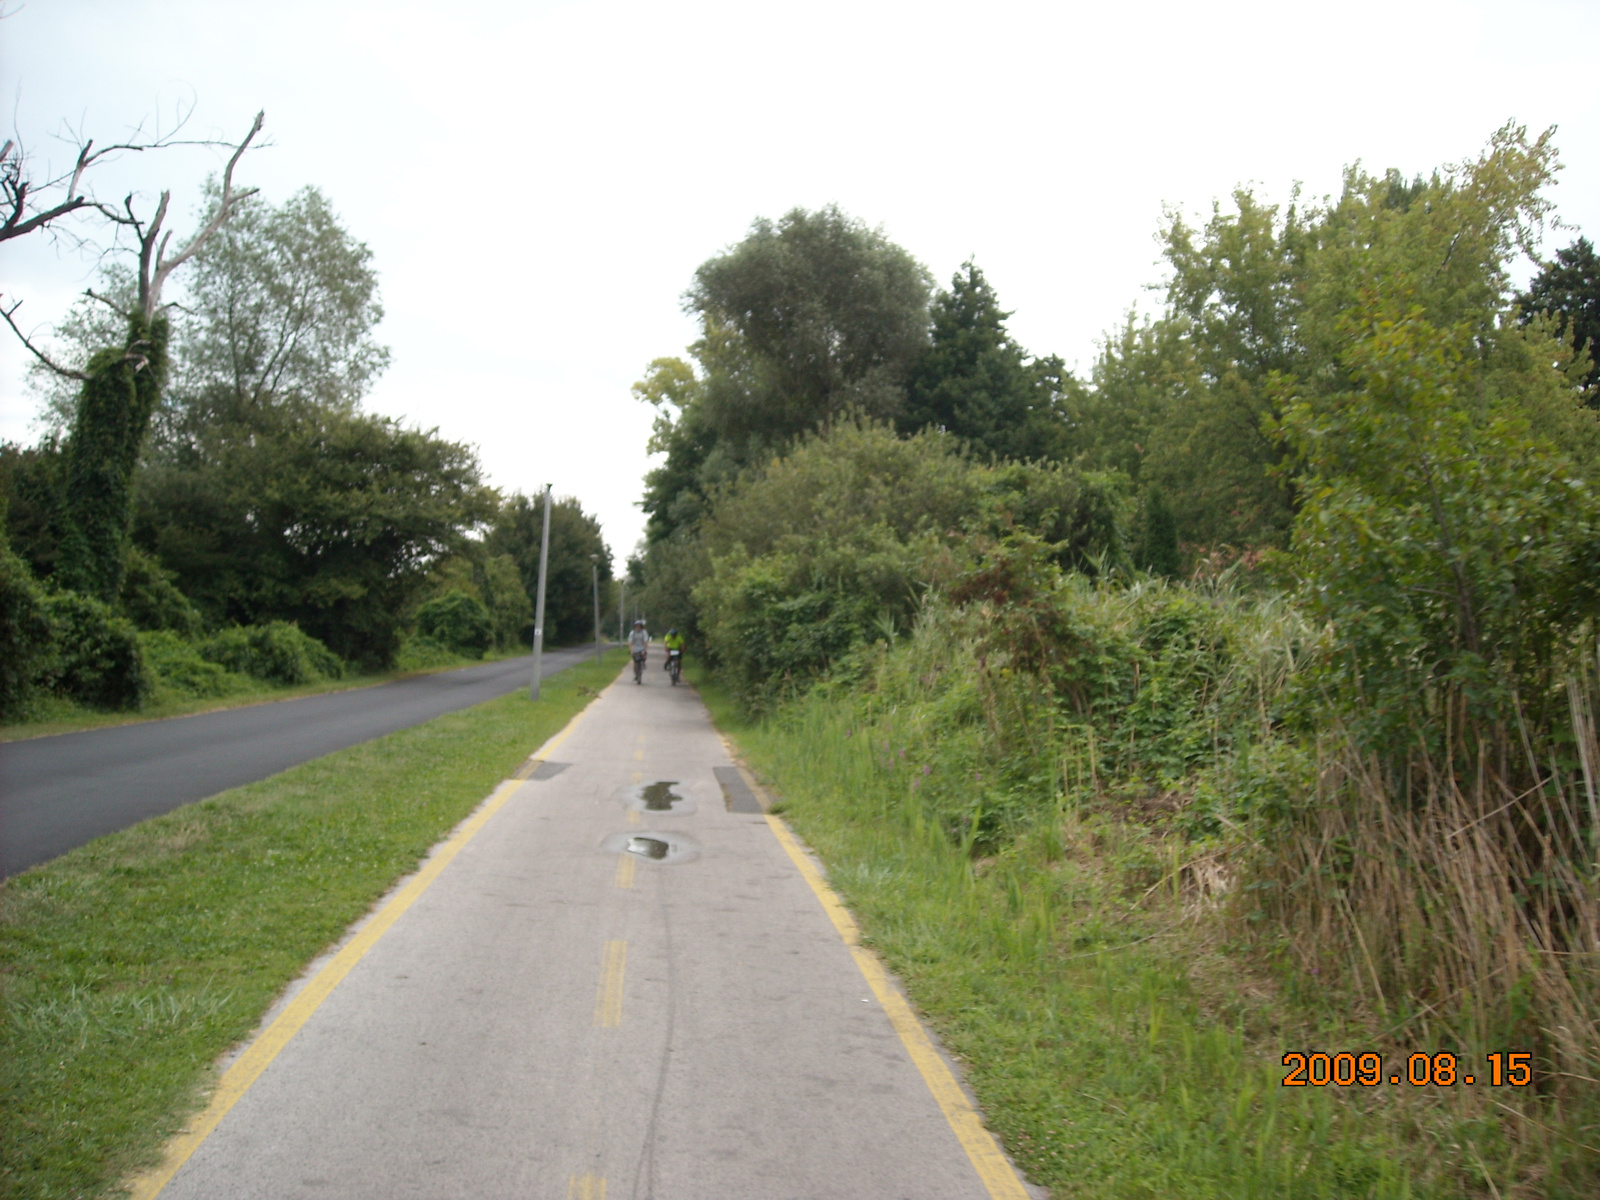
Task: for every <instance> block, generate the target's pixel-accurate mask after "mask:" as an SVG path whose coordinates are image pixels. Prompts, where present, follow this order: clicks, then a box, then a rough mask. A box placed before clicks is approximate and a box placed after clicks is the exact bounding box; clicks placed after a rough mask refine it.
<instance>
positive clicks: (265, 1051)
mask: <svg viewBox="0 0 1600 1200" xmlns="http://www.w3.org/2000/svg"><path fill="white" fill-rule="evenodd" d="M588 711H589V710H588V707H587V706H586V707H585V708H584V709H583V711H582V712H580V713H578V714H577V715H576V716H575V717H573V718H572V720H570V721H568V722H567V727H566V728H565V729H563V730H562V731H561V732H560V733H558V734H556V735H555V737H553V738H551V739H550V740H549V741H548V742H546V743H545V744H544V745H543V746H541V747H540V748H539V751H538V753H537V754H535V755H534V756H533V759H532V760H530V761H532V762H534V763H539V762H543V761H544V760H545V759H546V758H547V757H548V756H549V755H550V754H551V753H553V752H554V751H555V748H556V747H557V746H559V745H560V744H561V743H562V742H564V741H566V740H567V736H568V735H569V734H570V733H571V732H572V731H573V730H574V729H576V728H577V727H578V722H579V721H581V720H582V719H583V716H584V713H586V712H588ZM522 783H523V781H522V780H520V779H508V780H506V781H505V782H504V783H502V784H501V785H500V786H499V787H498V788H496V789H495V791H494V794H493V795H492V796H490V797H489V799H487V800H486V801H484V802H483V804H481V805H479V806H478V810H477V811H476V812H474V813H473V814H472V815H471V816H470V817H468V818H467V819H466V820H465V821H464V822H462V824H460V825H459V826H457V827H456V831H455V833H453V834H452V835H451V836H450V838H449V839H448V840H447V841H446V842H445V843H444V844H443V845H441V846H440V847H439V849H438V850H437V851H436V852H435V853H434V855H433V857H432V858H430V859H429V860H428V861H427V862H426V863H424V864H423V865H422V866H421V868H419V869H418V871H417V873H416V874H415V875H413V876H412V877H411V882H410V883H408V884H406V885H405V887H403V888H401V889H400V890H399V891H398V892H397V893H395V895H394V897H393V898H392V899H391V900H390V901H389V903H387V904H385V905H384V906H383V907H382V908H380V909H379V910H378V911H377V912H376V913H375V914H373V916H372V919H371V920H369V921H368V922H367V923H366V924H365V925H363V926H362V927H361V929H360V931H359V932H358V933H357V934H356V935H355V936H354V937H353V938H351V939H350V940H349V941H348V942H346V943H345V946H344V949H342V950H340V951H339V953H337V954H335V955H334V956H333V958H332V959H330V960H329V961H328V962H327V963H326V964H325V965H324V966H323V968H322V970H320V971H318V972H317V973H316V974H315V975H314V976H312V978H311V979H310V981H308V982H307V983H306V985H305V986H304V987H303V988H301V989H300V991H299V994H297V995H296V996H295V998H294V999H293V1000H291V1001H289V1003H288V1005H287V1006H286V1007H285V1008H284V1010H283V1011H282V1012H281V1013H279V1014H278V1017H277V1019H276V1020H274V1021H273V1022H272V1024H270V1025H268V1026H267V1027H266V1029H264V1030H262V1032H261V1034H260V1036H259V1037H257V1038H256V1040H255V1041H253V1042H251V1043H250V1044H249V1045H248V1046H246V1047H245V1048H244V1052H243V1053H242V1054H240V1055H239V1057H238V1058H237V1059H235V1060H234V1063H233V1065H232V1066H231V1067H229V1068H228V1069H227V1070H226V1071H225V1072H223V1075H222V1078H221V1079H220V1080H218V1081H217V1090H216V1091H215V1092H213V1093H212V1096H211V1103H209V1104H208V1105H206V1107H205V1110H204V1111H203V1112H201V1113H200V1114H199V1115H198V1116H196V1117H195V1118H194V1119H193V1120H192V1121H190V1122H189V1127H188V1128H187V1129H185V1130H184V1131H183V1132H182V1133H180V1134H178V1135H177V1136H176V1137H174V1138H173V1139H172V1140H171V1141H169V1142H168V1143H167V1148H166V1154H165V1155H164V1157H163V1158H162V1162H161V1165H160V1166H158V1167H156V1168H154V1169H153V1170H151V1171H147V1172H146V1173H145V1174H143V1175H141V1176H139V1177H138V1178H137V1179H135V1180H134V1181H133V1182H132V1183H131V1184H130V1185H129V1188H128V1196H129V1200H154V1198H155V1197H156V1196H157V1195H159V1194H160V1192H161V1189H162V1188H164V1187H166V1186H167V1184H168V1183H170V1182H171V1180H172V1177H173V1176H174V1175H176V1174H177V1173H178V1170H179V1168H180V1167H182V1166H183V1164H184V1163H186V1162H188V1161H189V1159H190V1158H191V1157H192V1156H193V1154H194V1152H195V1151H196V1150H198V1149H199V1148H200V1144H201V1143H202V1142H204V1141H205V1140H206V1138H207V1137H209V1136H210V1134H211V1131H212V1130H213V1129H215V1128H216V1127H217V1126H218V1125H219V1124H220V1123H221V1121H222V1118H223V1117H225V1116H227V1115H228V1111H229V1110H230V1109H231V1108H233V1106H234V1105H235V1104H237V1103H238V1102H239V1101H240V1099H241V1098H243V1096H244V1094H245V1092H247V1091H249V1089H250V1085H251V1084H253V1083H254V1082H255V1081H256V1080H257V1079H258V1078H260V1076H261V1073H262V1072H263V1071H265V1070H266V1069H267V1067H268V1066H269V1065H271V1063H272V1060H273V1059H275V1058H277V1057H278V1054H279V1052H280V1051H281V1050H282V1049H283V1048H284V1047H285V1046H287V1045H288V1044H289V1042H290V1039H292V1038H293V1037H294V1035H295V1034H297V1033H299V1032H300V1029H301V1027H302V1026H303V1025H305V1023H306V1022H307V1021H309V1020H310V1019H311V1014H312V1013H314V1012H316V1011H317V1009H318V1007H320V1006H321V1004H322V1002H323V1001H324V1000H326V999H327V998H328V995H329V993H331V992H332V991H333V989H334V988H336V987H338V986H339V982H340V981H341V980H342V979H344V977H345V976H346V975H348V974H350V972H351V971H352V970H353V969H354V968H355V965H356V964H357V963H358V962H360V961H361V960H362V959H363V958H365V957H366V955H367V952H368V951H369V950H371V949H372V947H373V946H374V945H376V944H377V941H378V939H379V938H381V937H382V936H383V935H384V934H385V933H387V932H388V930H389V927H390V926H391V925H393V924H394V923H395V922H396V921H397V920H399V919H400V917H401V915H402V914H403V913H404V912H405V911H406V909H408V908H410V907H411V906H412V905H413V904H415V903H416V901H417V898H418V897H419V896H421V895H422V893H423V892H425V891H427V890H428V887H429V885H430V884H432V883H433V881H434V880H435V879H437V878H438V877H439V875H440V873H441V872H443V870H444V869H445V868H446V867H448V866H449V865H450V863H451V861H452V860H453V859H454V858H455V856H456V855H457V854H459V853H461V850H462V847H464V846H465V845H466V844H467V843H468V842H470V841H471V840H472V839H473V837H474V836H475V835H476V834H477V832H478V830H480V829H482V828H483V827H484V825H486V824H488V821H489V818H490V817H492V816H494V815H495V813H497V812H499V811H500V810H501V809H502V808H503V807H505V803H506V801H507V800H509V799H511V797H512V796H513V795H514V794H515V793H516V791H517V789H518V788H520V787H521V786H522ZM619 1003H620V1000H619Z"/></svg>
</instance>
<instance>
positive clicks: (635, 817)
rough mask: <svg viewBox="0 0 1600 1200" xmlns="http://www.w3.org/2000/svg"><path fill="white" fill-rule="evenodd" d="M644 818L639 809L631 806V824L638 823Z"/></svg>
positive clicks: (629, 822)
mask: <svg viewBox="0 0 1600 1200" xmlns="http://www.w3.org/2000/svg"><path fill="white" fill-rule="evenodd" d="M642 820H644V818H643V817H641V816H640V815H639V810H638V809H637V808H630V809H629V810H628V824H629V825H637V824H638V823H639V822H640V821H642Z"/></svg>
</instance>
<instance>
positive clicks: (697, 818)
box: [136, 672, 1021, 1200]
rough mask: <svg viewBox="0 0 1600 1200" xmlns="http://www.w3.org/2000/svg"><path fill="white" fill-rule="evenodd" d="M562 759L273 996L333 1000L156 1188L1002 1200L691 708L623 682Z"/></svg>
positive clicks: (362, 1197) (213, 1199)
mask: <svg viewBox="0 0 1600 1200" xmlns="http://www.w3.org/2000/svg"><path fill="white" fill-rule="evenodd" d="M530 749H531V747H530ZM550 757H551V760H552V761H551V762H549V763H547V764H546V767H545V769H543V770H541V771H539V772H537V773H536V774H535V777H534V779H533V780H532V781H530V782H526V783H522V784H520V785H515V784H513V785H511V786H510V787H508V788H506V789H503V790H502V791H501V792H500V793H497V797H504V800H503V803H502V806H501V807H499V808H498V809H494V810H493V813H492V815H491V816H489V817H488V818H487V820H486V822H485V823H484V824H483V825H482V826H481V828H480V829H479V830H478V831H477V832H476V833H475V834H474V835H473V836H472V840H470V841H467V842H466V843H465V844H464V846H462V847H461V848H460V849H459V851H458V852H457V853H456V854H455V856H454V857H453V858H448V859H447V860H446V861H445V863H444V865H443V866H442V868H441V869H439V871H438V873H437V875H436V876H434V877H433V878H432V881H431V882H430V883H428V884H427V886H426V890H422V891H420V893H407V892H405V891H402V892H401V893H398V896H399V897H400V898H402V899H403V898H404V897H405V896H407V895H408V894H410V895H412V896H413V899H411V900H410V901H409V906H408V907H403V909H402V910H401V911H400V913H399V916H398V917H396V918H394V919H393V923H392V924H387V923H386V921H387V917H386V915H385V914H386V913H387V912H388V911H389V910H388V909H385V910H384V911H383V912H382V913H380V914H379V915H378V916H376V917H374V918H373V928H377V929H381V930H382V932H381V933H379V934H377V935H376V940H375V941H373V940H371V938H370V937H369V935H368V934H366V933H362V934H359V935H357V936H356V937H355V938H354V940H352V941H351V942H350V943H349V945H350V947H351V949H349V950H347V951H345V952H343V953H342V955H341V956H340V957H337V958H334V959H332V960H331V965H330V967H329V968H328V969H329V971H330V972H333V971H335V970H336V969H338V968H339V967H340V964H341V963H342V962H344V961H345V960H346V957H348V956H350V955H355V956H356V957H354V958H353V965H351V966H348V973H347V974H343V975H342V976H341V977H338V978H339V981H338V982H337V983H335V984H333V985H332V990H331V991H328V990H326V988H325V987H323V985H322V983H321V981H322V980H323V979H324V978H327V976H324V975H319V976H317V977H316V979H315V980H314V981H313V982H311V983H308V984H306V985H305V991H304V993H303V994H304V995H307V996H315V997H319V1000H307V1001H301V1000H294V1001H292V1002H290V1001H287V1000H286V1001H285V1002H283V1003H282V1004H281V1005H280V1009H279V1011H281V1012H284V1013H287V1014H289V1016H293V1010H294V1009H295V1007H296V1006H298V1005H304V1004H313V1003H315V1004H316V1005H317V1006H316V1007H315V1008H314V1009H311V1010H310V1015H309V1017H308V1018H306V1019H305V1021H304V1024H302V1025H299V1026H298V1027H297V1031H296V1032H292V1033H291V1034H289V1035H288V1040H287V1041H284V1040H283V1038H281V1037H278V1036H277V1035H276V1034H275V1033H273V1034H267V1035H265V1036H264V1037H263V1038H262V1039H261V1041H260V1042H258V1043H257V1046H258V1047H259V1046H269V1047H271V1048H272V1049H271V1050H269V1051H261V1050H258V1049H254V1048H253V1049H251V1050H250V1051H249V1052H248V1053H247V1054H246V1055H245V1057H244V1058H243V1059H241V1063H242V1064H249V1063H251V1062H252V1061H253V1058H254V1056H257V1055H259V1054H262V1053H267V1054H273V1053H275V1056H274V1057H270V1058H269V1059H268V1060H267V1061H266V1065H265V1069H264V1070H262V1071H261V1073H260V1074H259V1075H256V1076H254V1082H253V1083H249V1084H245V1085H240V1086H244V1087H246V1089H247V1090H244V1091H243V1092H242V1094H239V1095H238V1098H237V1100H236V1101H235V1102H234V1103H233V1104H232V1107H231V1108H228V1109H226V1112H225V1114H224V1115H222V1116H221V1120H220V1123H218V1124H216V1125H215V1127H214V1128H212V1129H211V1131H210V1133H209V1134H208V1135H207V1136H206V1137H205V1140H204V1141H202V1142H200V1143H199V1145H198V1148H197V1149H194V1152H193V1154H192V1156H191V1157H189V1158H188V1159H187V1161H186V1162H184V1164H183V1165H182V1166H181V1168H179V1169H178V1171H177V1174H176V1175H175V1176H173V1177H172V1178H171V1181H170V1182H169V1183H167V1185H166V1187H165V1189H164V1190H161V1191H160V1196H161V1197H162V1200H234V1198H238V1200H243V1198H246V1197H249V1198H261V1197H273V1198H274V1200H302V1198H303V1200H312V1198H323V1197H329V1198H333V1197H337V1198H340V1200H369V1198H370V1200H408V1198H413V1197H414V1198H416V1200H437V1198H440V1197H452V1196H459V1197H469V1196H470V1197H473V1198H474V1200H500V1198H504V1200H513V1198H514V1200H746V1198H749V1200H801V1198H806V1200H869V1198H870V1200H984V1198H985V1197H989V1196H991V1195H992V1194H997V1193H991V1191H990V1190H989V1188H988V1187H987V1186H986V1185H985V1184H984V1182H983V1180H982V1179H981V1178H980V1176H979V1174H978V1171H977V1168H975V1167H974V1165H973V1162H974V1160H972V1159H969V1158H968V1156H967V1153H966V1151H964V1150H963V1148H962V1144H961V1142H960V1141H958V1138H957V1135H956V1134H955V1132H954V1131H953V1129H952V1125H951V1123H950V1121H949V1120H947V1119H946V1117H945V1115H944V1113H943V1112H942V1111H941V1108H940V1106H939V1103H938V1102H936V1100H935V1098H934V1095H933V1093H932V1092H931V1091H930V1086H929V1084H928V1083H927V1082H926V1081H925V1080H924V1078H923V1076H922V1075H921V1074H919V1069H918V1066H917V1065H916V1064H914V1063H913V1061H912V1059H911V1058H910V1057H909V1055H908V1052H907V1048H906V1045H905V1044H903V1043H902V1041H901V1039H900V1037H899V1035H897V1033H896V1028H895V1026H894V1025H893V1024H892V1023H891V1013H890V1012H889V1011H888V1009H886V1007H885V1006H884V1003H881V1002H880V998H879V997H878V994H877V993H875V992H874V991H873V990H872V989H870V988H869V986H868V984H867V983H866V982H864V980H863V974H862V970H861V969H860V968H858V966H857V964H856V960H855V959H854V958H853V957H852V952H851V951H850V949H849V948H848V947H847V946H846V945H845V943H844V942H843V941H842V940H841V937H840V934H839V932H837V931H836V930H835V928H834V926H833V925H832V924H830V919H829V916H828V913H827V912H826V911H825V910H824V907H823V904H822V903H820V902H819V897H818V895H817V894H816V893H814V892H813V891H812V890H811V888H810V886H809V885H808V883H807V882H806V880H805V878H804V877H803V876H802V874H801V872H800V870H799V869H797V863H796V861H795V860H794V859H792V858H791V857H790V856H789V854H788V853H787V852H786V850H785V849H784V847H783V846H782V845H781V844H780V842H779V840H778V836H776V833H775V830H774V829H773V828H771V827H769V825H768V823H767V819H766V818H765V817H764V816H763V815H761V813H760V812H759V811H756V812H750V811H733V808H744V809H748V808H749V807H750V805H749V804H748V803H740V802H739V799H740V798H738V797H736V798H735V800H734V801H732V802H731V803H732V808H730V802H729V801H727V800H725V798H724V793H723V791H722V789H721V787H720V786H719V782H718V780H719V775H718V769H719V768H720V769H721V771H722V772H723V774H722V775H721V778H723V779H727V778H728V775H727V772H728V771H729V770H730V767H731V764H730V762H729V758H728V754H727V751H726V749H725V747H724V745H723V743H722V741H721V739H720V738H719V737H718V735H717V733H716V731H715V730H714V728H713V727H712V726H711V723H710V721H709V719H708V718H707V715H706V712H705V709H704V708H703V707H702V706H701V704H700V702H699V699H698V697H697V696H696V695H695V694H694V693H693V692H691V691H690V690H689V689H688V688H686V687H685V688H670V687H668V686H666V683H665V680H664V679H663V678H662V676H661V674H660V673H659V672H652V673H650V674H649V676H648V683H647V684H646V685H645V686H643V687H639V686H635V685H634V684H633V683H632V682H631V680H620V681H619V682H618V683H616V684H613V685H612V686H611V687H610V688H608V689H607V690H606V691H605V692H604V693H603V694H602V696H601V698H600V699H599V700H597V701H596V702H595V704H594V705H593V706H592V707H591V708H590V710H589V711H588V712H587V713H586V714H585V715H584V716H583V718H582V719H581V720H580V721H579V723H578V724H577V726H576V727H575V728H574V729H573V730H572V732H571V733H570V735H569V736H568V737H567V739H566V740H565V741H563V742H562V743H561V744H560V745H559V746H558V747H557V748H556V749H555V750H554V752H553V753H552V754H551V756H550ZM563 763H564V764H566V766H565V767H564V769H563V768H562V767H561V766H560V764H563ZM652 784H661V785H669V786H665V787H657V788H655V789H654V790H649V789H650V787H651V785H652ZM674 798H676V799H674ZM743 799H746V800H747V799H748V793H746V795H745V797H743ZM652 803H654V804H656V805H658V806H659V805H666V806H668V807H657V808H651V807H650V805H651V804H652ZM632 839H649V841H631V840H632ZM630 844H632V845H633V846H634V848H635V850H634V851H633V852H630V851H629V850H628V849H627V847H628V846H629V845H630ZM655 850H661V851H662V852H663V853H664V855H665V856H664V857H662V858H659V859H658V858H654V857H651V853H650V852H653V851H655ZM419 878H421V879H426V878H428V871H427V870H425V871H424V872H423V874H422V876H419ZM286 1019H287V1018H286ZM896 1019H898V1018H896ZM277 1028H283V1026H279V1027H277ZM280 1047H281V1048H280ZM242 1069H244V1068H243V1066H241V1070H242ZM231 1087H232V1085H231V1084H226V1083H225V1084H224V1086H223V1087H222V1089H221V1091H220V1092H219V1093H218V1094H219V1096H221V1097H230V1098H231V1096H232V1095H234V1094H237V1093H235V1092H231V1091H230V1088H231ZM204 1123H205V1122H202V1124H204ZM136 1194H140V1195H145V1194H150V1193H147V1192H138V1193H136ZM1009 1194H1012V1195H1019V1194H1021V1192H1020V1188H1019V1189H1018V1190H1017V1191H1016V1192H1013V1193H1009Z"/></svg>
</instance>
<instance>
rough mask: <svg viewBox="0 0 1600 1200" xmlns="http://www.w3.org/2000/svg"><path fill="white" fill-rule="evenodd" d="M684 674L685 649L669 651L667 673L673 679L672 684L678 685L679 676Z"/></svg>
mask: <svg viewBox="0 0 1600 1200" xmlns="http://www.w3.org/2000/svg"><path fill="white" fill-rule="evenodd" d="M682 674H683V651H682V650H668V651H667V675H668V676H669V677H670V678H671V679H672V686H673V687H677V686H678V678H679V676H681V675H682Z"/></svg>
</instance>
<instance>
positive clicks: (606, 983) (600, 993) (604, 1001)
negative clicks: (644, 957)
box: [594, 941, 628, 1029]
mask: <svg viewBox="0 0 1600 1200" xmlns="http://www.w3.org/2000/svg"><path fill="white" fill-rule="evenodd" d="M627 964H628V943H627V942H624V941H610V942H607V943H606V949H605V953H604V954H603V955H602V956H601V959H600V987H599V989H598V990H597V991H596V992H595V997H594V1023H595V1024H596V1025H598V1026H599V1027H600V1028H601V1029H615V1028H616V1027H617V1026H618V1025H621V1024H622V972H623V970H624V968H625V967H626V966H627Z"/></svg>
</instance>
